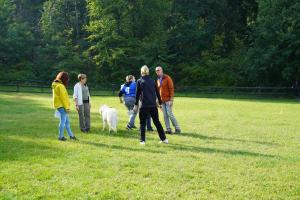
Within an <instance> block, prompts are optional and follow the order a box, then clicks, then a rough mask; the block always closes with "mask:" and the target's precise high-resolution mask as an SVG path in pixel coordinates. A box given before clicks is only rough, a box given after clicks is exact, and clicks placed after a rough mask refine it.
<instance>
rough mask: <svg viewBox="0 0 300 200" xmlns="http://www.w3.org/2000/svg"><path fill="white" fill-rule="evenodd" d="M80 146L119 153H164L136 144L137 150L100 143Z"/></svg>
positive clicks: (89, 142) (85, 142) (87, 142)
mask: <svg viewBox="0 0 300 200" xmlns="http://www.w3.org/2000/svg"><path fill="white" fill-rule="evenodd" d="M80 143H81V144H87V145H92V146H95V147H101V148H107V149H114V150H121V151H133V152H143V153H160V154H163V153H166V152H165V151H158V150H152V149H148V148H146V147H142V146H141V147H140V148H139V146H138V145H139V144H138V143H137V145H136V146H137V148H132V147H127V146H119V145H108V144H103V143H100V142H91V141H83V140H81V141H80Z"/></svg>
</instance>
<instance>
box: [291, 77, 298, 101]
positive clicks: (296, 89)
mask: <svg viewBox="0 0 300 200" xmlns="http://www.w3.org/2000/svg"><path fill="white" fill-rule="evenodd" d="M292 88H293V89H294V91H295V95H296V97H300V82H299V81H298V80H297V81H295V82H294V84H293V85H292Z"/></svg>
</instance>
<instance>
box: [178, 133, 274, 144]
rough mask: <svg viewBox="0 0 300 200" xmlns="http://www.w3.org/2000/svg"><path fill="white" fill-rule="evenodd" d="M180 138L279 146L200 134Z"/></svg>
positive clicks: (184, 135)
mask: <svg viewBox="0 0 300 200" xmlns="http://www.w3.org/2000/svg"><path fill="white" fill-rule="evenodd" d="M178 136H180V137H191V138H198V139H201V140H224V141H230V142H232V141H233V142H244V143H248V142H249V143H256V144H262V145H278V144H277V143H272V142H261V141H253V140H243V139H235V138H223V137H216V136H206V135H202V134H198V133H182V134H180V135H178Z"/></svg>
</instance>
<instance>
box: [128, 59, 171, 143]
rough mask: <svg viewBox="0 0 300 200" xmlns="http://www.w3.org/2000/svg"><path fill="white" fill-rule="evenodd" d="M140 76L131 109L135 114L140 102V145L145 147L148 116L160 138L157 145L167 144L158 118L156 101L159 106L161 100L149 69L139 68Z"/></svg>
mask: <svg viewBox="0 0 300 200" xmlns="http://www.w3.org/2000/svg"><path fill="white" fill-rule="evenodd" d="M141 75H142V77H141V78H140V79H139V80H138V81H137V88H136V98H135V105H134V109H133V110H134V111H135V112H136V111H137V110H138V106H139V101H140V100H141V102H142V103H141V107H140V112H139V118H140V125H141V130H140V132H141V140H140V144H141V145H145V142H146V135H145V131H146V120H147V117H148V116H149V115H150V116H151V118H152V120H153V123H154V125H155V126H156V129H157V131H158V134H159V138H160V142H159V143H165V144H168V143H169V141H168V139H167V138H166V135H165V132H164V129H163V127H162V125H161V123H160V121H159V116H158V109H157V102H156V99H158V103H159V106H161V98H160V95H159V92H158V89H157V87H156V84H155V81H154V80H153V79H152V78H150V76H149V68H148V67H147V66H146V65H144V66H143V67H142V68H141Z"/></svg>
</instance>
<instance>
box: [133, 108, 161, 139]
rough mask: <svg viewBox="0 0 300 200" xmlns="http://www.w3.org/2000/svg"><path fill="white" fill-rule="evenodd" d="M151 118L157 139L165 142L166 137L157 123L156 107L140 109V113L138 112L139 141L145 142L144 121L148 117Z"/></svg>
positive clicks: (158, 122)
mask: <svg viewBox="0 0 300 200" xmlns="http://www.w3.org/2000/svg"><path fill="white" fill-rule="evenodd" d="M149 115H150V116H151V118H152V120H153V123H154V125H155V127H156V129H157V132H158V135H159V138H160V139H161V140H165V139H166V135H165V131H164V129H163V127H162V125H161V123H160V121H159V118H158V110H157V107H151V108H141V109H140V112H139V117H140V124H141V141H145V140H146V135H145V132H146V121H147V118H148V116H149Z"/></svg>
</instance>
